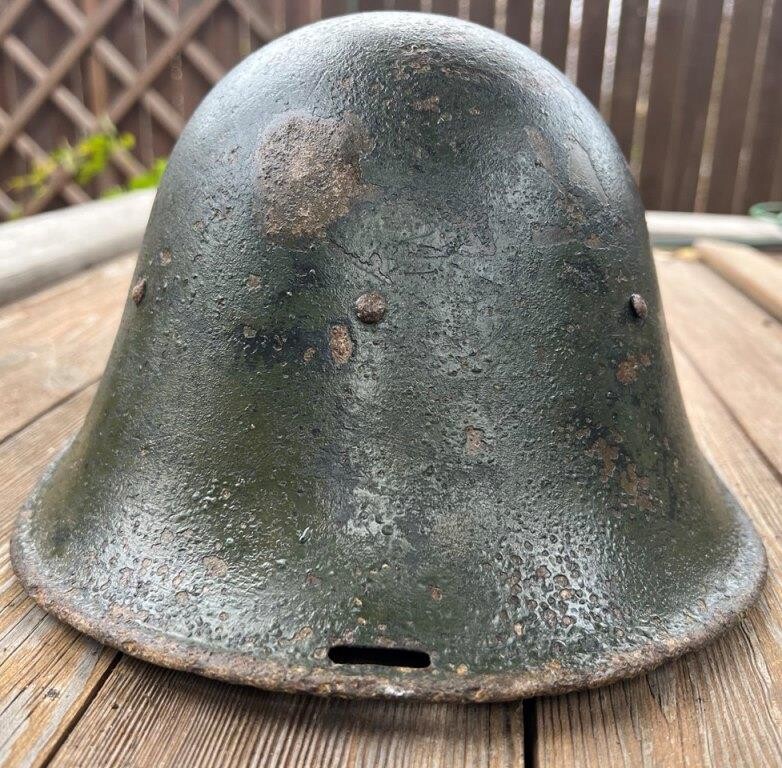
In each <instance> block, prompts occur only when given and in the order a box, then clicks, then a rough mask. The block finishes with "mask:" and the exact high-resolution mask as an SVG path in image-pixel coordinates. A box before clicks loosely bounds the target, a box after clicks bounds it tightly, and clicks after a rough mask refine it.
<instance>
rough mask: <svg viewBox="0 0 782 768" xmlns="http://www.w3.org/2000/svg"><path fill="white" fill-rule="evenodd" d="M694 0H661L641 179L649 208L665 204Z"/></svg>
mask: <svg viewBox="0 0 782 768" xmlns="http://www.w3.org/2000/svg"><path fill="white" fill-rule="evenodd" d="M692 1H693V0H687V2H682V0H660V10H659V14H658V17H657V34H656V35H655V42H654V57H653V61H652V80H651V84H650V86H649V106H648V113H647V117H646V129H645V135H644V139H643V142H644V143H643V159H642V164H641V178H640V181H639V186H640V188H641V196H642V197H643V201H644V205H645V206H646V207H647V208H661V207H662V204H663V182H664V176H665V167H666V159H667V157H668V152H669V146H670V141H671V119H672V117H673V112H674V105H675V102H676V95H677V93H678V89H677V83H678V73H679V61H680V58H681V56H682V48H683V45H682V42H683V32H684V28H685V21H686V17H687V6H688V4H689V3H690V2H692Z"/></svg>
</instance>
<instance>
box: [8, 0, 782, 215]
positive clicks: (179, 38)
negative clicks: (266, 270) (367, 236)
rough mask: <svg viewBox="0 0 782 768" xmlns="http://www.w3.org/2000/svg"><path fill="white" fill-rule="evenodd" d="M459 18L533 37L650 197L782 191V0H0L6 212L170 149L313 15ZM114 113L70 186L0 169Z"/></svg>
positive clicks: (70, 199) (724, 203)
mask: <svg viewBox="0 0 782 768" xmlns="http://www.w3.org/2000/svg"><path fill="white" fill-rule="evenodd" d="M379 8H395V9H404V10H425V11H434V12H438V13H447V14H452V15H460V16H462V17H465V18H470V19H472V20H473V21H476V22H478V23H481V24H485V25H487V26H493V27H495V28H497V29H500V30H502V31H505V32H506V33H507V34H508V35H510V36H512V37H514V38H516V39H518V40H521V41H522V42H524V43H527V44H531V45H532V47H533V48H535V49H536V50H538V51H540V52H541V53H542V54H543V55H544V56H546V57H547V58H548V59H550V60H551V61H552V62H554V63H555V64H556V65H557V66H558V67H560V69H562V70H564V71H565V72H566V73H567V74H568V75H569V76H570V77H571V78H572V79H574V80H575V81H576V82H577V84H578V85H579V86H580V87H581V89H582V90H583V91H584V92H585V93H586V94H587V96H588V97H589V98H590V99H591V100H592V102H593V103H594V104H596V105H597V106H598V108H599V109H600V110H601V112H602V113H603V115H604V116H605V118H606V119H607V120H608V122H609V124H610V125H611V128H612V129H613V131H614V133H615V134H616V136H617V139H618V141H619V143H620V145H621V147H622V149H623V151H624V152H625V154H626V156H627V157H628V159H629V160H630V163H631V167H632V169H633V172H634V173H635V175H636V177H637V178H638V180H639V183H640V186H641V191H642V194H643V197H644V201H645V203H646V205H647V207H649V208H658V209H673V210H685V211H686V210H708V211H715V212H729V211H737V212H744V211H746V209H747V207H748V206H749V205H750V204H751V203H753V202H757V201H760V200H768V199H774V198H776V199H779V198H782V146H781V143H782V142H781V139H782V0H572V1H571V0H496V1H495V0H385V2H384V1H383V0H288V2H285V1H284V0H198V1H196V0H3V2H2V3H0V185H1V186H0V214H2V215H3V216H5V217H8V216H10V215H13V214H14V213H18V212H19V210H20V209H21V210H22V211H23V212H24V213H34V212H37V211H40V210H44V209H46V208H52V207H57V206H59V205H63V204H70V203H78V202H81V201H84V200H87V199H90V198H91V197H97V196H99V195H101V194H102V193H103V192H104V191H105V190H106V189H107V188H108V187H110V186H113V185H115V184H118V183H122V182H123V181H125V180H126V179H128V178H131V177H133V176H135V175H137V174H138V173H140V172H141V171H143V169H144V168H145V167H148V166H149V165H150V164H152V163H153V161H154V159H155V158H157V157H159V156H165V155H167V154H168V153H169V152H170V150H171V147H172V146H173V143H174V141H175V140H176V138H177V136H178V135H179V132H180V131H181V129H182V126H183V125H184V123H185V121H186V120H187V117H188V116H189V115H190V114H191V113H192V111H193V109H194V108H195V106H196V105H197V104H198V102H199V101H200V100H201V98H202V97H203V96H204V94H205V93H206V92H207V91H208V90H209V89H210V88H211V86H212V85H213V84H214V83H215V82H216V81H217V80H219V79H220V77H222V75H223V74H224V73H225V72H226V71H227V70H228V69H229V68H230V67H231V66H233V65H234V64H235V63H236V62H237V61H238V60H239V59H241V58H242V57H244V56H245V55H247V54H248V53H250V52H251V51H252V50H254V49H255V48H257V47H258V46H260V45H263V44H264V43H265V42H266V41H268V40H270V39H272V38H273V37H275V36H277V35H279V34H281V33H282V32H284V31H285V30H287V29H292V28H294V27H297V26H300V25H302V24H305V23H307V22H309V21H312V20H315V19H317V18H319V17H326V16H333V15H338V14H341V13H345V12H354V11H362V10H375V9H379ZM107 120H108V121H110V122H111V123H112V124H113V125H116V126H117V127H118V129H120V130H122V131H129V132H131V133H133V134H134V135H135V136H136V137H137V143H136V146H135V147H134V148H133V149H132V151H129V150H119V151H117V152H115V153H114V155H113V157H112V160H111V167H110V168H109V169H107V171H106V172H105V173H103V174H101V176H100V177H99V178H98V179H97V180H95V181H93V182H91V183H89V184H88V185H86V187H82V186H80V185H79V184H77V183H76V182H75V181H74V179H73V178H72V176H71V175H70V174H69V173H68V172H66V171H60V172H58V173H57V174H56V175H55V176H54V178H53V179H51V180H50V183H49V185H48V186H47V187H46V189H45V190H44V192H43V193H42V194H37V195H35V196H30V195H29V194H27V195H25V194H24V193H18V192H13V193H12V192H10V191H9V184H8V182H9V180H10V179H11V178H12V177H14V176H17V175H19V174H23V173H24V172H26V171H27V170H28V169H29V167H30V164H31V163H32V162H33V161H35V160H36V159H40V158H42V157H45V156H46V154H47V153H48V152H50V151H51V150H52V149H54V148H56V147H57V146H58V145H61V144H62V143H63V142H64V141H66V140H67V141H69V142H75V141H76V140H78V138H79V137H80V136H83V135H85V134H90V133H92V132H95V131H97V130H99V129H100V128H101V126H104V125H106V124H107V122H106V121H107Z"/></svg>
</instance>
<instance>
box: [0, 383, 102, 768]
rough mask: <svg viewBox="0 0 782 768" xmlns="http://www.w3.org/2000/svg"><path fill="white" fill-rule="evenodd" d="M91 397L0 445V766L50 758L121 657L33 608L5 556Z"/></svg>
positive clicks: (86, 395) (69, 404) (67, 405)
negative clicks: (22, 514) (19, 517)
mask: <svg viewBox="0 0 782 768" xmlns="http://www.w3.org/2000/svg"><path fill="white" fill-rule="evenodd" d="M94 394H95V387H94V386H92V387H89V388H88V389H87V390H84V391H82V392H80V393H79V394H78V395H76V396H75V397H73V398H71V399H70V400H69V401H67V402H66V403H64V404H63V405H62V406H60V407H58V408H56V409H54V410H53V411H50V412H49V413H47V414H46V415H45V416H43V417H42V418H41V419H39V420H38V421H36V422H35V423H34V424H32V425H31V426H30V427H28V428H27V429H25V430H23V431H22V432H20V433H19V434H17V435H15V436H13V437H11V438H10V439H8V440H6V441H5V442H4V443H3V444H2V445H0V764H2V765H9V766H11V765H12V766H14V767H15V768H17V767H18V766H37V765H43V764H45V763H46V762H47V760H48V759H49V757H50V756H51V754H52V752H53V751H54V750H55V749H56V747H57V745H58V743H59V742H60V741H61V740H62V738H63V736H64V734H65V733H66V731H67V730H68V728H69V727H70V725H71V723H72V722H73V721H74V719H75V718H76V717H78V715H79V714H80V713H81V711H82V710H83V709H84V707H85V705H86V703H87V702H88V701H89V699H90V697H91V696H92V695H93V694H94V692H95V690H96V689H97V687H98V686H99V685H100V684H101V682H102V681H103V679H104V677H105V674H106V672H107V671H108V669H109V668H110V664H111V662H112V659H114V658H115V657H116V655H117V654H116V652H115V651H113V650H109V649H104V648H102V647H101V646H100V645H99V644H98V643H96V642H94V641H93V640H91V639H89V638H87V637H85V636H84V635H82V634H80V633H79V632H77V631H76V630H74V629H71V628H70V627H67V626H66V625H64V624H61V623H60V622H59V621H57V620H56V619H54V618H52V617H51V616H49V615H48V614H46V613H44V612H43V611H42V610H41V609H40V608H39V607H38V606H37V605H35V604H34V603H33V601H32V600H30V599H29V598H28V597H27V596H26V595H25V593H24V591H23V589H22V586H21V584H19V582H18V581H17V579H16V577H15V576H14V574H13V572H12V571H11V563H10V559H9V553H8V538H9V536H10V533H11V529H12V526H13V523H14V520H15V518H16V514H17V511H18V510H19V508H20V507H21V506H22V504H23V503H24V501H25V499H26V498H27V496H28V495H29V494H30V492H31V491H32V489H33V487H34V485H35V483H36V482H38V479H39V478H40V476H41V474H42V472H43V471H44V469H45V467H46V466H47V465H48V464H49V462H50V461H52V459H53V458H54V457H55V455H56V454H57V453H58V452H59V451H60V449H61V448H62V446H63V445H64V444H65V442H66V441H67V440H68V439H69V438H70V437H71V436H72V435H73V434H74V433H75V432H76V430H77V429H78V427H79V426H80V425H81V423H82V421H83V419H84V414H85V413H86V411H87V408H88V406H89V404H90V402H91V401H92V398H93V395H94Z"/></svg>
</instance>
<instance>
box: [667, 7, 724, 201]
mask: <svg viewBox="0 0 782 768" xmlns="http://www.w3.org/2000/svg"><path fill="white" fill-rule="evenodd" d="M694 1H695V7H694V9H693V11H692V22H691V28H690V34H689V35H688V39H687V43H686V55H685V56H684V58H683V60H682V65H681V68H680V73H679V76H680V78H681V88H680V93H679V98H678V99H677V104H676V107H677V108H676V111H675V114H674V115H673V120H672V122H673V130H672V134H671V141H670V144H669V147H668V155H667V157H666V170H665V178H664V186H663V199H662V203H661V206H660V207H662V208H665V209H666V210H676V211H690V210H692V209H693V207H694V205H695V193H696V190H697V187H698V174H699V172H700V166H701V152H702V150H703V137H704V134H705V132H706V118H707V116H708V111H709V99H710V96H711V83H712V77H713V75H714V63H715V61H716V56H717V42H718V38H719V32H720V24H721V22H722V4H723V0H694Z"/></svg>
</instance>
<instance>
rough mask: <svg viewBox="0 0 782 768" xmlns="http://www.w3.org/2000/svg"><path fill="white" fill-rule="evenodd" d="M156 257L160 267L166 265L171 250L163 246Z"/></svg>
mask: <svg viewBox="0 0 782 768" xmlns="http://www.w3.org/2000/svg"><path fill="white" fill-rule="evenodd" d="M158 259H159V260H160V265H161V266H162V267H167V266H168V265H169V264H170V263H171V251H170V249H168V248H164V249H163V250H162V251H161V252H160V253H159V254H158Z"/></svg>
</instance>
